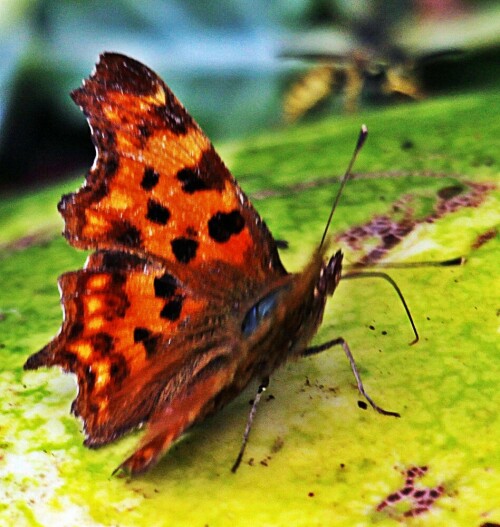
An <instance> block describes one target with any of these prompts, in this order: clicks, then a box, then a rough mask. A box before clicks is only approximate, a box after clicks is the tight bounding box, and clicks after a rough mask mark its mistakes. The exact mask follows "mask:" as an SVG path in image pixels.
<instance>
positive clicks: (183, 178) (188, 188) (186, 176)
mask: <svg viewBox="0 0 500 527" xmlns="http://www.w3.org/2000/svg"><path fill="white" fill-rule="evenodd" d="M177 179H178V180H179V181H180V182H181V183H182V190H183V191H184V192H186V193H187V194H194V193H195V192H198V191H200V190H210V187H209V186H208V184H207V182H206V181H203V179H201V177H200V175H199V172H198V171H197V170H195V169H192V168H183V169H182V170H179V172H177Z"/></svg>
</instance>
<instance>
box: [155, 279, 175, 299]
mask: <svg viewBox="0 0 500 527" xmlns="http://www.w3.org/2000/svg"><path fill="white" fill-rule="evenodd" d="M153 286H154V289H155V296H156V297H157V298H170V297H171V296H173V294H174V293H175V290H176V288H177V281H176V279H175V278H174V277H173V276H172V275H171V274H169V273H165V274H164V275H163V276H160V277H157V278H155V279H154V282H153Z"/></svg>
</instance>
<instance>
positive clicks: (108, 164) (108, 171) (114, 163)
mask: <svg viewBox="0 0 500 527" xmlns="http://www.w3.org/2000/svg"><path fill="white" fill-rule="evenodd" d="M119 165H120V163H119V161H118V157H116V156H110V157H109V158H108V159H106V161H105V162H104V177H105V178H111V177H113V176H114V175H115V173H116V171H117V170H118V167H119Z"/></svg>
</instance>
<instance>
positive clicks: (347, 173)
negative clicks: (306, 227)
mask: <svg viewBox="0 0 500 527" xmlns="http://www.w3.org/2000/svg"><path fill="white" fill-rule="evenodd" d="M367 136H368V128H367V127H366V125H365V124H363V125H361V131H360V132H359V137H358V142H357V143H356V148H355V149H354V152H353V154H352V157H351V161H350V162H349V166H348V167H347V170H346V171H345V174H344V177H343V178H342V180H341V182H340V188H339V190H338V191H337V195H336V196H335V199H334V200H333V205H332V208H331V210H330V216H329V217H328V221H327V222H326V227H325V230H324V232H323V237H322V238H321V243H320V244H319V248H320V249H321V247H323V243H324V242H325V238H326V234H327V232H328V229H329V228H330V223H331V222H332V218H333V213H334V212H335V209H336V208H337V204H338V202H339V199H340V195H341V194H342V191H343V190H344V187H345V184H346V183H347V180H348V179H349V178H350V176H351V170H352V167H353V165H354V162H355V161H356V158H357V157H358V154H359V151H360V150H361V148H363V145H364V144H365V141H366V138H367Z"/></svg>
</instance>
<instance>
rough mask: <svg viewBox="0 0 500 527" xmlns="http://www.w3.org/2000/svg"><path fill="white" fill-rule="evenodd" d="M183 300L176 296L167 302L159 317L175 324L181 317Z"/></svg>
mask: <svg viewBox="0 0 500 527" xmlns="http://www.w3.org/2000/svg"><path fill="white" fill-rule="evenodd" d="M182 302H183V298H182V296H180V295H176V296H174V297H173V298H171V299H170V300H168V301H167V302H166V303H165V305H164V306H163V309H162V310H161V311H160V317H161V318H166V319H167V320H171V321H172V322H175V321H176V320H177V319H178V318H179V317H180V315H181V311H182Z"/></svg>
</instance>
